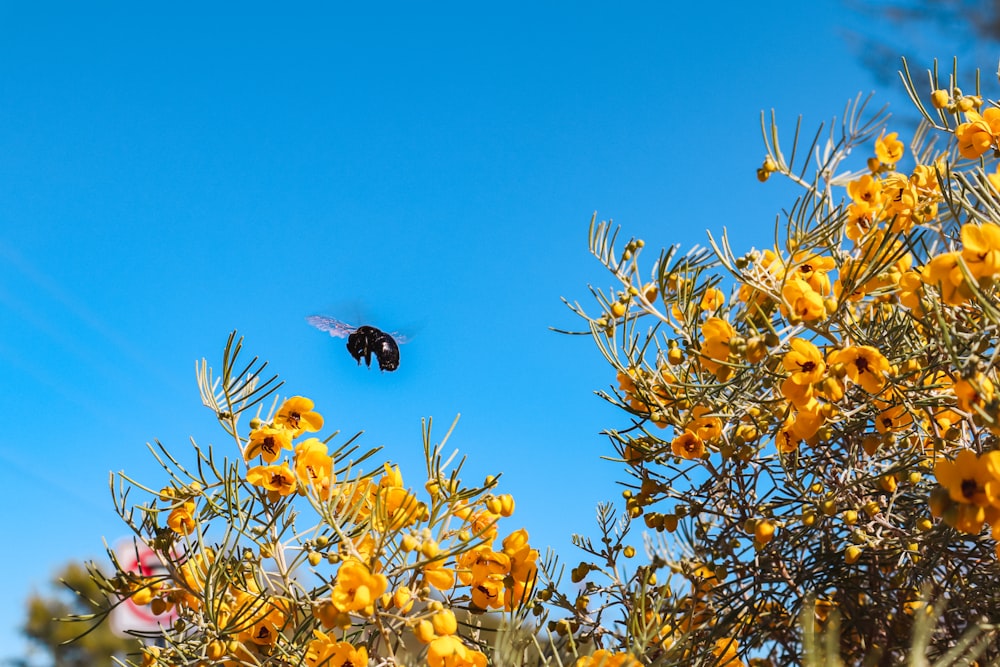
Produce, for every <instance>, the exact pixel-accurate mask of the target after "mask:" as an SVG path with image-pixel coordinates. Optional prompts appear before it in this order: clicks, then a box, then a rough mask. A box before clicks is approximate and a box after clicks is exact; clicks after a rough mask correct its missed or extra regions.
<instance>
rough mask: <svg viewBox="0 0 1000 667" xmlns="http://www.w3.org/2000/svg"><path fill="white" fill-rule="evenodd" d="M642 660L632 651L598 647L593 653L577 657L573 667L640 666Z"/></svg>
mask: <svg viewBox="0 0 1000 667" xmlns="http://www.w3.org/2000/svg"><path fill="white" fill-rule="evenodd" d="M640 665H642V663H641V662H639V661H638V660H636V659H635V657H634V656H633V655H632V654H631V653H625V652H622V653H612V652H611V651H609V650H607V649H603V648H602V649H598V650H596V651H594V654H593V655H584V656H580V657H579V658H577V659H576V662H575V663H573V667H640Z"/></svg>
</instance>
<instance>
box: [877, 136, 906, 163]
mask: <svg viewBox="0 0 1000 667" xmlns="http://www.w3.org/2000/svg"><path fill="white" fill-rule="evenodd" d="M882 132H883V136H880V137H879V138H878V139H876V140H875V157H877V158H878V161H879V162H881V163H882V164H896V163H897V162H899V160H900V159H901V158H902V157H903V142H902V141H900V140H899V139H897V138H896V137H898V136H899V133H898V132H890V133H889V134H885V130H883V131H882Z"/></svg>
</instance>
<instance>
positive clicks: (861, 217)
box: [846, 202, 877, 242]
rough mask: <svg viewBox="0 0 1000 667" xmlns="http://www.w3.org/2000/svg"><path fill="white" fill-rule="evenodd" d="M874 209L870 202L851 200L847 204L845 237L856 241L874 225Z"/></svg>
mask: <svg viewBox="0 0 1000 667" xmlns="http://www.w3.org/2000/svg"><path fill="white" fill-rule="evenodd" d="M876 213H877V212H876V210H875V208H874V207H873V206H871V205H870V204H859V203H857V202H852V203H850V204H848V206H847V231H846V233H847V238H849V239H851V240H852V241H855V242H857V241H858V240H860V239H861V238H862V237H863V236H864V235H865V234H867V233H868V232H870V231H871V230H872V227H873V226H874V225H875V216H876Z"/></svg>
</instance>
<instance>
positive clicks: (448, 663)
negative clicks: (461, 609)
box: [427, 635, 486, 667]
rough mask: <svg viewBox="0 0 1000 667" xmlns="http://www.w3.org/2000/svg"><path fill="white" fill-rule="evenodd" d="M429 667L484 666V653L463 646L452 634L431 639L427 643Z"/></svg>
mask: <svg viewBox="0 0 1000 667" xmlns="http://www.w3.org/2000/svg"><path fill="white" fill-rule="evenodd" d="M427 664H428V665H429V667H486V655H485V654H483V653H480V652H479V651H473V650H472V649H470V648H468V647H466V646H465V644H463V643H462V640H461V639H459V638H458V637H456V636H454V635H445V636H443V637H437V638H436V639H433V640H431V643H430V644H428V645H427Z"/></svg>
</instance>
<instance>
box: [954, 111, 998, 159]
mask: <svg viewBox="0 0 1000 667" xmlns="http://www.w3.org/2000/svg"><path fill="white" fill-rule="evenodd" d="M965 118H966V122H964V123H962V124H960V125H959V126H958V127H956V128H955V138H956V139H958V152H959V153H961V155H962V157H964V158H968V159H970V160H975V159H978V158H979V157H980V156H981V155H982V154H983V153H985V152H986V151H988V150H989V149H990V147H991V146H992V145H993V144H994V142H995V141H996V136H997V134H1000V132H998V130H1000V109H995V108H992V107H991V108H989V109H987V110H986V111H984V112H983V113H982V114H981V115H980V114H979V112H977V111H967V112H965Z"/></svg>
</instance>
